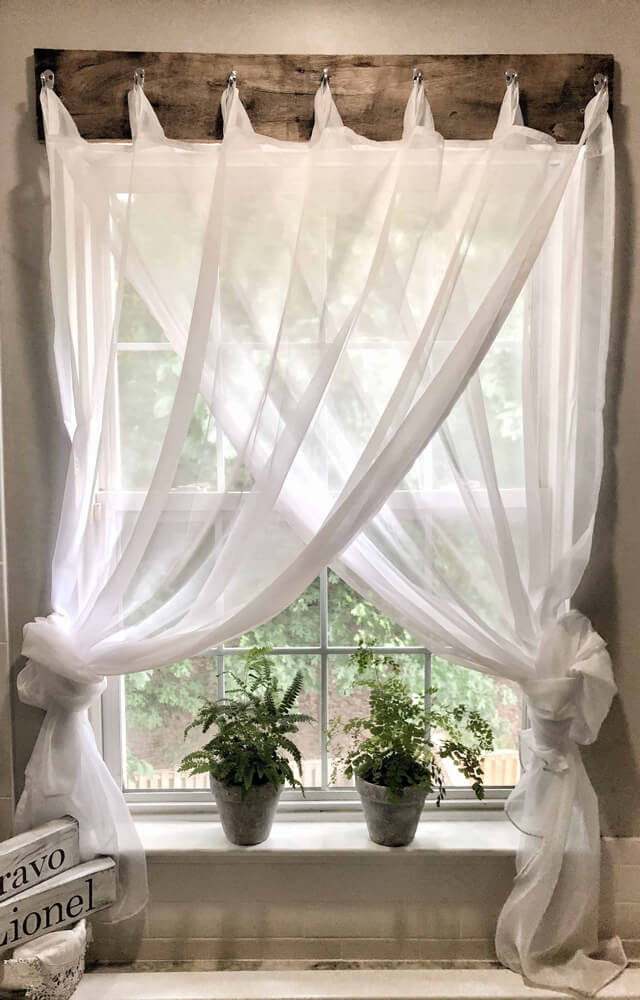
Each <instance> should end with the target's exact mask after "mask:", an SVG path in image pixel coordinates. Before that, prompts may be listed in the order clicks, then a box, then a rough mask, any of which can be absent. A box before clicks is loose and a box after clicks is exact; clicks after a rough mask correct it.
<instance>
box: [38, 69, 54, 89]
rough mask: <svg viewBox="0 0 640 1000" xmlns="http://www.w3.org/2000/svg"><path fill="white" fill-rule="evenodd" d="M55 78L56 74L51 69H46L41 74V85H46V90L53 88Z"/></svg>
mask: <svg viewBox="0 0 640 1000" xmlns="http://www.w3.org/2000/svg"><path fill="white" fill-rule="evenodd" d="M54 80H55V75H54V73H53V71H52V70H50V69H45V71H44V73H41V74H40V86H41V87H44V88H45V89H46V90H53V83H54Z"/></svg>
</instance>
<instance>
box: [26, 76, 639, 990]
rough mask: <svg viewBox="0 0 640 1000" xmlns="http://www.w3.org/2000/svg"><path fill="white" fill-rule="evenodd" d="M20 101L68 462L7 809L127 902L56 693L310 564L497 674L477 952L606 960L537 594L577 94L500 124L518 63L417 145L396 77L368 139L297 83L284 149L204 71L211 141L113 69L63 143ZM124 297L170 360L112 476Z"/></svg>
mask: <svg viewBox="0 0 640 1000" xmlns="http://www.w3.org/2000/svg"><path fill="white" fill-rule="evenodd" d="M41 103H42V109H43V115H44V122H45V131H46V141H47V153H48V158H49V170H50V183H51V209H52V214H51V220H52V232H51V257H50V269H51V287H52V298H53V307H54V316H55V340H54V348H55V359H56V367H57V375H58V381H59V387H60V398H61V404H62V411H63V415H64V421H65V425H66V429H67V432H68V435H69V440H70V456H69V465H68V473H67V480H66V488H65V492H64V498H63V505H62V511H61V516H60V525H59V532H58V538H57V544H56V549H55V555H54V561H53V573H52V581H53V582H52V597H51V606H52V612H51V614H50V615H49V616H48V617H46V618H43V619H37V620H36V621H35V622H31V623H30V624H28V625H27V626H26V627H25V633H24V648H23V652H24V654H25V656H26V657H27V658H28V662H27V665H26V666H25V667H24V669H23V670H22V672H21V674H20V676H19V679H18V686H19V693H20V697H21V698H22V700H23V701H25V702H27V703H29V704H33V705H37V706H39V707H41V708H42V709H44V710H45V712H46V715H45V718H44V721H43V725H42V728H41V731H40V734H39V737H38V741H37V743H36V746H35V748H34V751H33V755H32V758H31V760H30V763H29V765H28V767H27V771H26V783H25V790H24V793H23V795H22V797H21V799H20V802H19V805H18V811H17V819H18V824H19V827H20V828H27V827H29V826H31V825H32V824H34V823H37V822H39V821H42V820H44V819H48V818H51V817H53V816H58V815H61V814H63V813H70V814H72V815H75V816H76V817H77V818H78V820H79V822H80V838H81V850H82V852H83V856H85V857H90V856H92V855H94V854H95V853H108V854H114V855H116V856H117V857H118V858H119V883H120V892H119V899H118V902H117V904H116V905H115V907H113V908H112V909H111V910H110V911H109V913H108V914H107V919H108V920H111V921H118V920H122V919H125V918H127V917H129V916H131V915H133V914H134V913H136V912H138V911H139V910H140V909H141V908H142V907H143V906H144V905H145V901H146V875H145V863H144V855H143V852H142V849H141V846H140V843H139V840H138V838H137V834H136V832H135V827H134V825H133V823H132V820H131V817H130V814H129V812H128V809H127V806H126V804H125V802H124V799H123V796H122V793H121V790H120V789H119V788H118V787H117V786H116V784H115V782H114V781H113V779H112V778H111V776H110V774H109V772H108V770H107V768H106V765H105V764H104V762H103V760H102V757H101V755H100V753H99V751H98V748H97V746H96V742H95V738H94V734H93V730H92V728H91V726H90V723H89V720H88V712H87V710H88V707H89V705H90V704H91V703H92V702H93V701H94V700H95V699H97V698H99V696H100V694H101V693H102V691H103V689H104V686H105V683H106V680H105V678H106V676H108V675H120V674H126V673H132V672H135V671H141V670H146V669H150V668H157V667H160V666H163V665H165V664H170V663H172V662H175V661H177V660H179V659H183V658H185V657H188V656H191V655H195V654H197V653H200V652H202V651H204V650H206V649H207V648H209V647H211V646H213V645H215V644H217V643H219V642H222V641H227V640H229V639H231V638H233V637H234V636H237V635H239V634H242V633H243V632H246V631H248V630H250V629H252V628H254V627H256V626H257V625H259V624H261V623H263V622H265V621H267V620H269V619H270V618H272V617H273V616H274V615H276V614H277V613H279V612H280V611H281V610H283V609H284V608H285V607H286V606H287V605H288V604H289V603H290V602H291V601H292V600H293V599H294V598H296V597H297V596H298V595H299V594H300V593H301V592H302V591H303V590H304V588H305V587H306V586H308V584H309V583H310V582H311V581H312V580H313V579H314V578H315V576H317V574H318V572H319V570H320V569H321V568H322V566H324V565H326V564H327V563H329V564H330V565H331V566H332V567H333V568H335V569H336V571H337V572H338V573H339V574H340V575H341V576H342V577H343V578H344V579H345V580H347V581H348V582H349V583H351V584H352V585H353V586H354V587H355V588H356V589H357V590H358V591H359V592H360V593H362V594H363V596H365V597H366V598H368V599H369V600H371V601H372V602H373V603H375V604H376V605H377V606H378V607H379V608H381V609H382V610H384V611H386V612H388V613H389V614H390V615H392V616H393V617H394V618H395V619H396V620H397V621H398V622H399V623H401V624H402V625H404V626H405V627H406V628H407V629H409V630H410V632H411V633H412V634H413V635H414V636H416V637H417V638H418V639H419V640H420V641H421V642H423V643H424V644H425V645H426V646H428V647H429V648H430V649H432V650H433V651H434V652H435V653H438V654H440V655H442V656H444V657H446V658H448V659H450V660H452V661H454V662H457V663H460V664H463V665H466V666H468V667H470V668H473V669H476V670H480V671H484V672H486V673H489V674H492V675H495V676H498V677H500V678H504V679H508V680H510V681H512V682H515V683H517V684H518V685H520V687H521V688H522V690H523V692H524V696H525V699H526V705H527V711H528V718H529V720H530V728H529V729H527V730H526V731H524V732H522V734H521V755H522V762H523V774H522V777H521V779H520V782H519V784H518V786H517V787H516V788H515V789H514V791H513V793H512V795H511V796H510V798H509V800H508V803H507V807H506V809H507V814H508V816H509V818H510V819H511V820H512V822H514V823H515V824H516V826H517V827H518V828H519V829H520V830H521V832H522V836H521V847H520V850H519V852H518V857H517V876H516V879H515V882H514V887H513V890H512V893H511V895H510V896H509V898H508V900H507V902H506V904H505V907H504V910H503V913H502V915H501V918H500V921H499V924H498V928H497V935H496V948H497V952H498V956H499V958H500V959H501V961H502V962H503V963H504V964H505V965H507V966H509V967H510V968H512V969H514V970H516V971H519V972H521V973H522V974H523V976H524V977H525V978H526V979H527V980H528V981H530V982H532V983H535V984H539V985H542V986H547V987H555V988H570V989H572V990H574V991H576V992H578V993H583V994H585V995H593V994H594V993H596V992H597V991H598V990H599V989H600V988H601V987H602V986H603V985H604V984H605V983H606V982H608V981H610V980H611V979H612V978H613V977H614V976H615V975H617V973H618V972H619V971H620V970H621V969H622V968H623V967H624V965H625V961H626V960H625V957H624V953H623V951H622V947H621V944H620V942H619V941H618V940H617V939H614V940H612V941H608V942H599V941H598V928H597V913H598V895H599V824H598V810H597V801H596V797H595V794H594V792H593V789H592V787H591V785H590V782H589V779H588V777H587V774H586V772H585V770H584V767H583V765H582V762H581V758H580V753H579V744H585V743H590V742H592V741H593V740H595V738H596V736H597V734H598V730H599V727H600V725H601V722H602V720H603V719H604V717H605V716H606V714H607V712H608V709H609V705H610V702H611V699H612V697H613V695H614V693H615V685H614V682H613V677H612V671H611V664H610V660H609V657H608V654H607V652H606V648H605V644H604V642H603V640H602V639H601V638H600V637H599V636H598V635H597V634H596V633H595V632H594V630H593V629H592V627H591V625H590V623H589V621H588V620H587V619H586V618H584V617H583V616H582V615H581V614H580V613H579V612H578V611H576V610H569V602H570V599H571V597H572V595H573V593H574V592H575V590H576V587H577V585H578V583H579V581H580V578H581V576H582V574H583V571H584V568H585V566H586V563H587V560H588V557H589V550H590V545H591V537H592V531H593V520H594V514H595V509H596V502H597V496H598V489H599V483H600V476H601V468H602V407H603V397H604V369H605V363H606V354H607V346H608V335H609V311H610V294H611V270H612V245H613V145H612V136H611V124H610V120H609V117H608V113H607V108H608V94H607V88H606V86H605V87H604V88H603V89H601V90H600V92H599V93H598V94H597V95H596V97H595V98H593V99H592V100H591V102H590V103H589V105H588V106H587V108H586V111H585V125H584V131H583V134H582V137H581V139H580V141H579V143H578V144H576V145H569V144H567V145H559V144H558V143H556V142H555V141H554V139H553V138H552V137H550V136H548V135H546V134H543V133H540V132H537V131H534V130H532V129H529V128H526V127H524V125H523V122H522V116H521V114H520V110H519V104H518V85H517V81H512V82H511V83H510V84H509V85H508V86H507V91H506V94H505V97H504V100H503V103H502V107H501V110H500V115H499V118H498V122H497V125H496V129H495V132H494V135H493V137H492V138H491V139H490V140H487V141H446V140H444V139H443V138H442V136H440V135H439V134H438V133H437V132H436V131H435V129H434V124H433V119H432V116H431V112H430V109H429V105H428V102H427V100H426V96H425V93H424V89H423V87H422V84H421V82H419V81H416V83H415V85H414V89H413V91H412V93H411V95H410V98H409V101H408V104H407V108H406V111H405V116H404V131H403V137H402V139H401V140H399V141H393V142H373V141H370V140H367V139H366V138H364V137H362V136H360V135H358V134H356V133H355V132H354V131H352V130H351V129H349V128H346V127H345V126H344V125H343V124H342V121H341V118H340V115H339V113H338V110H337V108H336V106H335V104H334V102H333V99H332V97H331V92H330V90H329V87H328V85H327V86H323V87H321V88H320V90H319V91H318V93H317V95H316V98H315V125H314V129H313V134H312V136H311V138H310V140H309V142H307V143H293V142H284V141H277V140H274V139H271V138H269V137H268V136H263V135H259V134H257V133H255V131H254V130H253V128H252V126H251V123H250V120H249V117H248V115H247V113H246V111H245V109H244V107H243V105H242V103H241V101H240V97H239V92H238V89H237V87H233V88H229V89H228V90H227V91H226V92H225V94H224V95H223V117H224V123H225V129H224V139H223V140H222V142H220V143H198V142H177V141H174V140H171V139H168V138H166V137H165V135H164V133H163V130H162V128H161V125H160V123H159V122H158V119H157V117H156V115H155V113H154V111H153V109H152V107H151V105H150V103H149V101H148V100H147V98H146V96H145V94H144V91H143V89H142V88H141V87H140V86H139V85H136V86H135V87H134V90H133V91H132V92H131V93H130V95H129V109H130V117H131V127H132V135H133V141H132V142H131V143H106V142H105V143H101V142H98V143H88V142H86V141H84V140H83V139H82V138H81V137H80V135H79V134H78V131H77V129H76V127H75V125H74V123H73V120H72V118H71V116H70V115H69V113H68V112H67V111H66V109H65V108H64V106H63V104H62V103H61V102H60V100H59V98H58V97H57V96H56V94H55V93H54V91H53V90H52V89H50V88H49V87H46V86H45V87H44V88H43V91H42V94H41ZM132 297H133V298H135V300H136V301H137V302H138V303H139V304H140V306H141V308H143V309H144V310H146V312H147V313H148V315H149V317H151V318H152V321H153V323H154V324H155V327H154V328H155V329H156V330H157V331H158V333H157V338H158V342H159V343H160V344H161V345H162V347H163V349H165V348H166V351H167V354H168V356H170V357H171V359H172V362H171V364H172V365H173V367H172V371H173V372H174V376H175V378H174V383H173V389H172V396H171V401H170V407H169V411H168V412H166V413H162V414H157V415H156V419H155V421H154V424H153V426H154V434H153V436H152V439H150V440H149V442H148V454H147V461H146V462H145V464H144V467H136V468H134V469H133V470H131V469H129V468H128V467H127V464H126V461H125V460H124V458H123V456H126V455H127V454H128V453H129V452H128V449H130V446H131V441H132V435H133V436H135V435H136V434H137V433H139V431H138V429H137V426H136V424H135V421H134V422H133V423H132V424H130V423H128V422H127V420H126V419H125V417H123V415H122V409H121V407H122V400H121V399H120V398H119V396H120V392H121V388H120V387H119V384H118V378H117V368H118V344H122V343H123V342H127V341H128V340H131V338H132V336H135V332H134V333H133V334H132V325H131V321H130V317H129V315H128V308H129V305H128V303H130V301H131V299H132ZM203 414H204V418H203ZM203 419H204V422H205V425H206V432H205V433H202V432H201V431H202V424H203ZM505 421H507V424H508V426H506V429H505ZM198 428H199V429H200V433H197V431H198ZM178 683H179V681H178V680H177V679H176V684H178Z"/></svg>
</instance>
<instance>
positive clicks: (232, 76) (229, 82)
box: [227, 69, 238, 90]
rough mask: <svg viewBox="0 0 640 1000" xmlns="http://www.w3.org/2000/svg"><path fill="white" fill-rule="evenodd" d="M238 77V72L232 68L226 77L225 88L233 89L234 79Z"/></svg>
mask: <svg viewBox="0 0 640 1000" xmlns="http://www.w3.org/2000/svg"><path fill="white" fill-rule="evenodd" d="M237 79H238V74H237V73H236V71H235V69H232V70H231V72H230V73H229V76H228V77H227V90H233V89H234V88H235V85H236V80H237Z"/></svg>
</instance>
